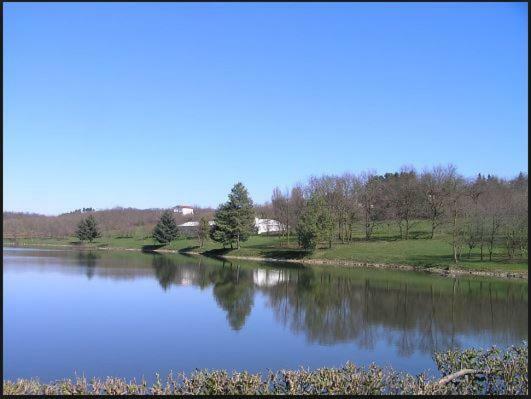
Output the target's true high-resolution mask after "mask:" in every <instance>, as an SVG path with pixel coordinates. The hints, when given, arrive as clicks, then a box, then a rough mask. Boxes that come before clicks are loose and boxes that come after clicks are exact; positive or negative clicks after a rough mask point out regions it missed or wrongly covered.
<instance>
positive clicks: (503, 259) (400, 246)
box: [4, 222, 528, 272]
mask: <svg viewBox="0 0 531 399" xmlns="http://www.w3.org/2000/svg"><path fill="white" fill-rule="evenodd" d="M427 231H428V225H427V224H426V223H425V222H420V223H418V224H417V225H416V226H415V229H413V231H412V232H411V236H412V237H414V238H412V239H409V240H401V239H398V237H397V230H396V228H395V227H394V226H393V225H381V226H379V228H378V229H377V230H376V231H375V233H374V237H373V239H372V240H370V241H365V240H364V239H363V232H362V230H361V228H359V229H358V230H357V231H356V234H355V237H354V242H351V243H346V244H343V243H334V245H333V247H332V248H330V249H328V248H318V249H317V250H315V251H313V252H307V251H304V250H301V249H299V248H297V247H296V244H295V243H294V241H295V238H294V237H293V238H292V239H291V243H290V245H289V246H287V245H286V242H285V240H281V239H280V238H279V237H276V236H263V235H262V236H252V237H250V238H249V240H247V241H246V242H243V243H242V247H241V249H240V250H230V249H222V248H220V245H219V244H218V243H215V242H212V241H206V242H205V246H204V248H203V249H202V250H201V249H199V247H198V241H197V240H195V239H179V240H176V241H173V242H172V243H171V244H169V245H166V246H164V247H163V248H164V249H170V250H178V251H182V252H187V251H193V252H207V254H217V255H232V256H249V257H264V258H277V259H327V260H352V261H358V262H368V263H387V264H405V265H414V266H425V267H436V266H437V267H446V266H452V267H459V268H463V269H474V270H485V271H504V272H527V269H528V260H527V258H525V259H524V258H522V259H509V258H508V257H507V256H506V254H505V253H504V248H503V247H498V248H496V252H495V256H494V259H493V261H488V256H487V255H486V251H484V252H485V257H484V260H483V261H481V260H480V256H479V249H477V248H475V249H474V250H473V251H472V253H471V256H470V258H469V257H468V251H467V248H464V249H463V252H464V253H463V255H462V259H461V261H460V262H459V264H458V265H457V266H456V265H455V264H454V263H453V259H452V247H451V245H450V244H449V242H448V240H447V239H446V237H445V236H444V235H443V234H438V235H436V236H435V238H434V239H429V238H427ZM146 236H147V233H144V232H142V231H137V233H136V236H133V237H123V236H121V235H120V234H119V233H116V232H114V233H113V232H109V233H107V234H104V235H103V237H101V238H99V239H98V240H96V241H94V242H93V243H91V244H89V243H86V244H84V246H85V247H95V248H96V247H99V248H105V247H108V248H132V249H142V248H143V247H144V248H147V249H149V248H153V246H154V245H155V243H154V242H153V240H152V239H151V238H146ZM4 242H6V240H4ZM18 242H19V244H24V245H32V244H36V245H47V244H48V245H79V244H80V242H79V240H78V239H77V238H74V237H69V238H62V239H61V238H26V239H19V240H18Z"/></svg>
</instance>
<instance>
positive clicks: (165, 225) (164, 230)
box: [153, 211, 179, 244]
mask: <svg viewBox="0 0 531 399" xmlns="http://www.w3.org/2000/svg"><path fill="white" fill-rule="evenodd" d="M178 236H179V228H178V227H177V223H175V219H174V218H173V214H172V213H171V211H164V212H163V213H162V216H161V217H160V220H159V221H158V223H157V225H156V226H155V228H154V229H153V239H154V240H155V241H157V242H159V243H161V244H169V243H170V242H172V241H173V240H175V239H176V238H177V237H178Z"/></svg>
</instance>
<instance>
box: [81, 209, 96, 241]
mask: <svg viewBox="0 0 531 399" xmlns="http://www.w3.org/2000/svg"><path fill="white" fill-rule="evenodd" d="M76 237H77V238H79V240H81V241H85V240H88V241H89V242H92V241H93V240H94V239H95V238H98V237H101V233H100V231H99V229H98V223H97V222H96V219H95V218H94V216H93V215H89V216H88V217H86V218H85V219H82V220H81V221H80V222H79V224H78V225H77V231H76Z"/></svg>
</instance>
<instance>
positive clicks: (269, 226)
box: [254, 218, 282, 234]
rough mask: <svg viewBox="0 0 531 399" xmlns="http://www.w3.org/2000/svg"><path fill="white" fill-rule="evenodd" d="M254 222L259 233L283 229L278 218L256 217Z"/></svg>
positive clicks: (275, 231) (276, 231)
mask: <svg viewBox="0 0 531 399" xmlns="http://www.w3.org/2000/svg"><path fill="white" fill-rule="evenodd" d="M254 224H255V226H256V228H257V229H258V234H264V233H278V232H279V231H282V225H281V224H280V222H279V221H277V220H273V219H260V218H254Z"/></svg>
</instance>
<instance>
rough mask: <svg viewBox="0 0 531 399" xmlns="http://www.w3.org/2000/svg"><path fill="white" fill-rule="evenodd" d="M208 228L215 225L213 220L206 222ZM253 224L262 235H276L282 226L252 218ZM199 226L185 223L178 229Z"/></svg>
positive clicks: (278, 223) (275, 221)
mask: <svg viewBox="0 0 531 399" xmlns="http://www.w3.org/2000/svg"><path fill="white" fill-rule="evenodd" d="M208 224H209V225H210V226H213V225H214V224H216V223H215V222H214V221H213V220H210V221H209V222H208ZM254 224H255V226H256V229H257V231H258V234H264V233H278V232H279V231H282V229H283V228H282V224H280V222H279V221H277V220H273V219H260V218H254ZM197 226H199V222H197V221H195V222H186V223H183V224H180V225H179V227H197Z"/></svg>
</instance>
